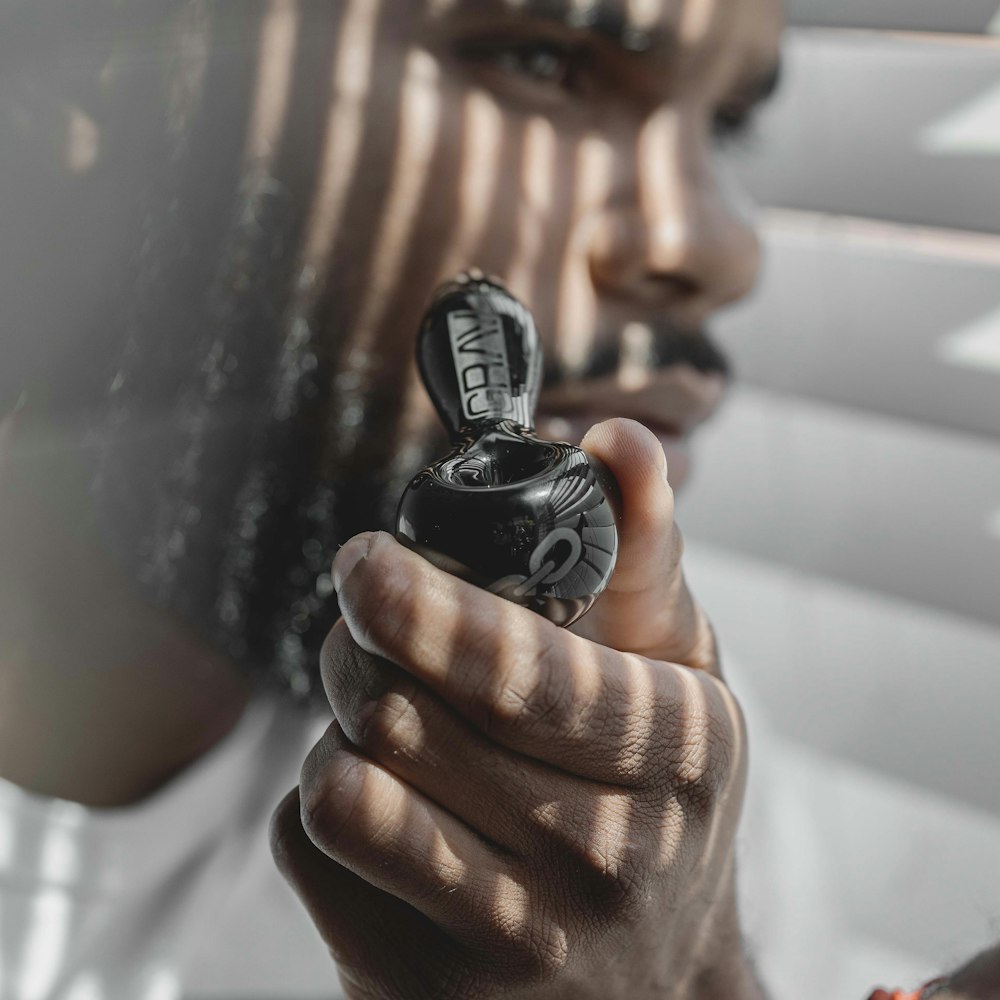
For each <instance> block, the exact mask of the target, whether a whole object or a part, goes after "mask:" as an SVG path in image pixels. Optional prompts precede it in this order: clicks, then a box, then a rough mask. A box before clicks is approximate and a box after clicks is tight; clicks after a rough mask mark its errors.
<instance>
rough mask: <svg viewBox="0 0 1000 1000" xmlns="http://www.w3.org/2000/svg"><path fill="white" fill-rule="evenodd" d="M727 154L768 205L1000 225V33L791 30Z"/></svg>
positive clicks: (951, 224) (984, 228)
mask: <svg viewBox="0 0 1000 1000" xmlns="http://www.w3.org/2000/svg"><path fill="white" fill-rule="evenodd" d="M785 51H786V62H787V69H786V77H787V79H786V84H785V86H784V88H783V89H782V91H781V92H780V93H779V95H778V98H777V99H776V101H775V103H774V105H773V107H772V108H770V109H768V110H767V111H766V112H765V113H764V114H762V116H761V119H760V125H759V136H758V141H756V142H754V143H753V144H752V147H751V148H750V149H749V150H748V151H746V152H745V153H742V154H741V153H737V154H736V155H735V160H734V162H735V168H736V171H737V173H738V175H739V176H740V177H741V178H742V179H743V181H744V183H745V184H746V186H747V187H748V189H749V190H750V192H751V194H753V195H754V196H755V197H756V198H757V199H758V200H759V201H761V202H762V203H764V204H766V205H776V206H781V207H787V208H796V209H803V210H812V211H822V212H830V213H839V214H847V215H853V216H864V217H870V218H875V219H884V220H888V221H893V222H902V223H910V224H918V225H928V226H939V227H945V228H954V229H968V230H972V231H979V232H987V233H995V234H996V233H1000V39H997V40H996V43H995V44H994V43H985V42H971V41H968V40H964V39H961V38H955V39H954V40H953V41H950V42H949V41H947V40H944V41H942V40H941V39H937V40H933V41H931V40H927V39H925V38H923V37H922V36H920V35H907V36H890V35H884V34H880V33H871V32H842V31H826V30H820V29H816V30H798V31H791V32H790V33H789V37H788V39H787V42H786V49H785Z"/></svg>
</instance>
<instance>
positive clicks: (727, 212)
mask: <svg viewBox="0 0 1000 1000" xmlns="http://www.w3.org/2000/svg"><path fill="white" fill-rule="evenodd" d="M704 132H705V130H704V129H703V128H701V127H699V126H698V123H697V120H696V118H695V117H694V116H693V115H688V116H685V115H684V114H683V113H681V112H678V111H677V110H676V109H673V108H664V109H660V110H658V111H657V112H656V113H654V114H652V115H650V116H649V117H648V118H646V119H645V120H644V121H643V122H642V123H641V124H640V126H639V127H638V129H633V130H632V132H631V135H626V134H625V133H624V131H623V132H622V133H620V134H618V135H617V137H616V139H615V140H614V143H613V144H614V148H615V153H616V155H615V160H616V176H615V180H614V183H613V185H612V192H611V194H610V196H609V199H608V201H607V202H606V203H605V205H604V207H603V209H602V210H601V212H600V213H599V218H598V219H597V220H596V224H595V225H594V226H593V228H592V229H591V234H592V235H591V239H590V248H589V249H590V269H591V275H592V279H593V282H594V286H595V290H596V292H597V294H598V296H599V297H604V298H612V299H620V300H625V301H628V302H629V303H631V304H635V305H641V306H644V307H646V308H649V309H663V308H675V309H677V310H678V311H681V310H683V312H684V314H685V315H689V316H691V317H692V319H693V320H694V321H701V320H703V319H704V318H705V317H707V315H708V314H709V313H711V312H712V311H714V310H715V309H717V308H719V307H720V306H723V305H725V304H727V303H729V302H733V301H736V300H738V299H740V298H742V297H743V296H745V295H747V294H748V293H749V292H750V291H751V289H752V288H753V286H754V283H755V282H756V279H757V274H758V271H759V269H760V259H761V249H760V241H759V239H758V237H757V234H756V231H755V229H754V227H753V224H752V222H751V221H750V220H749V219H748V218H747V217H746V213H745V212H741V211H740V209H739V208H738V206H736V205H735V204H734V201H733V199H732V197H731V193H729V194H727V192H726V191H725V190H724V186H723V184H722V182H721V180H720V177H719V174H718V167H717V165H716V164H715V163H714V162H713V153H712V150H711V147H710V141H709V139H708V137H707V136H706V135H705V134H704Z"/></svg>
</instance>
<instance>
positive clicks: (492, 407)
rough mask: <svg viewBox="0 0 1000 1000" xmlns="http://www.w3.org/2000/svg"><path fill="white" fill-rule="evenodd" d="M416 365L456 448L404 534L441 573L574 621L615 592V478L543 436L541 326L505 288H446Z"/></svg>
mask: <svg viewBox="0 0 1000 1000" xmlns="http://www.w3.org/2000/svg"><path fill="white" fill-rule="evenodd" d="M417 360H418V364H419V366H420V372H421V375H422V376H423V380H424V384H425V385H426V387H427V391H428V392H429V393H430V396H431V399H432V400H433V401H434V405H435V406H436V408H437V411H438V414H439V415H440V417H441V420H442V421H443V422H444V424H445V427H446V428H447V429H448V432H449V434H450V435H451V439H452V442H453V444H454V445H455V448H454V450H453V451H452V452H451V453H450V454H449V455H447V456H446V457H445V458H442V459H441V460H440V461H438V462H435V463H434V464H433V465H431V466H430V467H428V468H426V469H424V470H423V471H422V472H420V473H419V474H418V475H417V476H416V477H415V478H414V479H413V481H412V482H411V483H410V485H409V486H408V487H407V489H406V491H405V493H404V494H403V497H402V499H401V500H400V504H399V511H398V515H397V537H398V538H399V539H400V541H402V542H403V543H404V544H406V545H408V546H409V547H410V548H412V549H415V550H416V551H418V552H420V553H421V554H423V555H424V556H425V557H426V558H428V559H429V560H430V561H432V562H433V563H435V564H436V565H438V566H440V567H441V568H443V569H446V570H448V571H449V572H451V573H454V574H455V575H456V576H460V577H462V578H463V579H466V580H469V581H471V582H473V583H475V584H477V585H478V586H481V587H483V588H485V589H487V590H490V591H492V592H493V593H496V594H499V595H501V596H502V597H505V598H507V599H508V600H511V601H514V602H516V603H518V604H521V605H524V606H526V607H529V608H531V609H533V610H534V611H537V612H539V613H540V614H542V615H544V616H545V617H546V618H548V619H550V620H551V621H553V622H555V623H556V624H558V625H569V624H570V623H572V622H574V621H576V619H578V618H579V617H580V616H581V615H582V614H584V613H585V612H586V611H588V610H589V609H590V607H591V606H592V605H593V603H594V601H595V600H596V599H597V597H598V595H599V594H600V593H601V592H602V591H603V590H604V588H605V587H606V586H607V584H608V581H609V580H610V578H611V573H612V571H613V570H614V565H615V557H616V555H617V552H618V532H617V530H616V528H615V513H614V509H613V507H612V505H611V502H610V501H609V495H610V496H613V495H615V494H616V492H617V486H616V484H615V483H614V481H613V479H612V477H611V475H610V473H609V472H608V471H607V470H606V469H605V468H604V466H602V465H601V464H600V463H599V462H597V461H596V460H595V459H592V458H590V457H589V456H588V455H587V454H586V453H585V452H583V451H581V450H580V449H579V448H576V447H574V446H573V445H570V444H564V443H552V442H550V441H545V440H543V439H542V438H540V437H538V436H537V435H536V434H535V432H534V419H535V405H536V403H537V400H538V392H539V389H540V387H541V372H542V352H541V344H540V342H539V338H538V333H537V331H536V329H535V323H534V320H533V318H532V316H531V314H530V313H529V312H528V310H527V309H525V307H524V306H522V305H521V304H520V303H519V302H518V301H517V300H516V299H515V298H514V297H513V296H512V295H511V294H510V293H509V292H508V291H507V290H506V289H505V288H503V287H502V286H501V285H500V284H498V283H497V282H496V281H493V280H488V279H486V278H482V277H479V276H478V275H477V276H470V275H463V276H461V277H460V278H458V279H457V280H456V281H454V282H450V283H449V284H447V285H445V286H443V287H442V288H441V289H439V290H438V292H437V293H436V295H435V297H434V301H433V302H432V304H431V306H430V308H429V309H428V311H427V313H426V315H425V316H424V319H423V321H422V323H421V326H420V331H419V334H418V341H417Z"/></svg>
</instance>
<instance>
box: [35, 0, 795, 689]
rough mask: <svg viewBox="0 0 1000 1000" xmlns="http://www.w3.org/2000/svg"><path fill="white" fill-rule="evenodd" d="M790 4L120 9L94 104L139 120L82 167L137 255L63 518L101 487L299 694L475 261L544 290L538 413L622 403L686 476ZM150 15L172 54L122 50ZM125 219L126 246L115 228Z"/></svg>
mask: <svg viewBox="0 0 1000 1000" xmlns="http://www.w3.org/2000/svg"><path fill="white" fill-rule="evenodd" d="M779 3H780V0H336V2H333V3H331V2H329V0H299V2H294V0H269V2H267V3H260V4H229V3H224V2H222V0H217V2H215V3H213V4H205V5H192V4H188V3H181V2H179V0H176V2H173V3H172V4H171V5H169V6H161V4H159V3H157V4H150V5H135V6H129V5H125V6H124V7H120V8H119V7H115V8H114V17H120V18H124V19H125V24H124V26H123V27H122V28H121V30H120V32H119V34H120V35H121V38H122V40H123V41H122V45H121V46H119V47H118V49H117V50H116V51H117V53H118V54H117V55H115V54H114V52H113V53H112V56H111V58H110V60H108V61H107V62H106V63H103V62H101V61H100V60H95V62H96V63H97V66H98V69H99V72H97V73H95V86H96V88H97V91H98V92H99V93H100V94H101V95H105V91H107V92H108V93H110V94H111V96H112V97H113V98H114V100H111V99H109V98H108V97H107V96H106V95H105V96H102V97H101V100H100V101H96V99H95V101H96V103H95V105H94V106H95V107H105V106H106V107H108V108H110V109H112V111H113V112H114V114H117V115H118V117H117V118H114V117H111V118H109V121H108V125H107V135H106V136H104V135H99V137H100V140H101V143H102V144H101V146H100V147H99V155H98V156H97V157H96V159H95V156H94V155H93V154H94V150H93V149H90V148H89V147H86V146H85V147H84V148H82V149H79V148H77V146H76V145H72V144H71V146H70V154H71V155H70V156H69V159H68V164H69V168H70V170H71V171H83V172H84V173H85V172H86V171H87V170H90V169H93V171H94V173H93V178H92V183H93V184H94V185H95V187H94V190H95V191H104V192H106V194H105V197H106V198H107V201H106V203H104V204H105V208H103V209H102V210H100V211H96V212H95V215H96V216H97V217H99V218H101V220H102V229H101V234H110V235H102V236H101V238H102V239H105V241H106V242H107V244H108V246H109V247H110V248H111V249H110V250H109V251H108V254H109V257H110V258H111V261H112V263H113V265H114V269H115V270H118V269H119V268H121V267H123V266H126V269H125V270H124V271H123V277H122V280H121V281H120V287H121V290H122V291H121V294H120V298H118V299H115V298H114V296H115V295H118V294H119V293H118V290H117V286H116V288H115V289H113V290H110V289H109V290H108V294H109V297H110V298H111V299H112V308H111V311H110V312H109V316H108V318H107V319H104V318H102V317H98V319H100V323H99V324H98V330H99V336H100V337H103V336H104V335H105V331H108V336H109V338H110V339H111V340H114V341H115V343H117V344H118V347H117V348H112V349H109V350H108V351H106V352H105V351H102V350H98V349H97V348H96V347H95V346H94V344H95V343H96V342H98V341H97V340H95V339H94V338H91V339H88V338H85V337H81V338H78V339H79V344H77V343H76V341H74V344H73V346H72V347H67V349H66V357H65V358H63V359H62V376H61V377H62V378H63V382H62V386H61V388H60V387H59V386H56V387H55V388H54V389H53V390H52V391H51V392H50V397H51V399H52V400H53V401H54V402H53V406H55V404H56V403H58V404H59V405H61V406H62V423H60V424H59V425H58V426H59V428H60V429H59V430H58V431H57V433H58V434H63V433H65V434H66V439H67V444H66V446H65V449H64V450H63V451H59V450H57V449H43V451H42V452H41V453H40V454H51V455H52V456H54V457H53V459H52V460H51V463H50V464H52V465H53V466H54V469H53V470H50V473H51V475H50V479H51V481H52V482H53V483H56V484H57V485H56V486H55V487H53V489H52V490H50V492H53V493H55V494H57V495H59V496H64V497H66V498H67V501H66V503H67V512H68V513H67V515H66V516H67V517H68V518H74V519H77V518H79V514H78V511H80V510H83V509H85V505H89V506H90V508H91V509H92V511H93V513H94V518H93V520H94V523H95V524H96V525H97V531H96V534H97V539H98V544H99V546H100V547H101V548H103V549H106V550H108V551H109V552H111V553H112V554H113V557H114V559H115V561H116V563H117V565H118V566H119V568H121V569H123V570H124V572H125V575H126V578H127V579H128V580H129V581H130V582H131V583H132V584H133V585H134V587H135V588H136V589H137V590H138V591H139V592H140V593H141V594H142V595H143V596H144V598H146V599H147V600H148V601H150V602H152V603H153V604H156V605H158V606H159V607H161V608H164V609H167V610H168V611H170V612H173V613H174V614H176V615H177V616H178V617H179V618H180V619H182V620H183V621H185V622H186V623H188V624H189V625H191V626H193V627H194V628H195V629H196V630H197V631H198V632H199V633H200V634H201V635H202V636H203V637H205V638H206V639H207V640H208V641H209V642H211V643H212V644H214V645H216V646H218V647H220V648H223V649H225V650H226V651H227V652H228V654H229V655H230V656H231V657H232V658H233V659H235V660H237V661H240V662H242V663H244V664H245V665H246V667H247V669H248V670H251V671H253V672H256V673H257V674H259V675H265V676H271V677H278V678H280V679H281V681H282V683H283V684H286V685H291V686H292V687H293V688H296V689H297V690H299V691H302V692H306V691H308V690H309V689H310V687H314V686H315V665H316V662H317V660H318V650H319V646H320V644H321V643H322V641H323V638H324V636H325V635H326V632H327V631H328V629H329V627H330V625H331V624H332V621H333V616H334V615H335V613H336V608H335V604H334V602H333V600H332V584H331V582H330V578H329V564H330V559H331V557H332V554H333V552H334V551H335V548H336V545H337V544H338V543H339V542H343V541H344V540H345V539H346V537H347V536H348V535H350V534H352V533H354V532H356V531H359V530H362V529H368V528H378V527H383V528H391V526H392V519H393V512H394V509H395V505H396V503H397V501H398V498H399V496H400V494H401V492H402V490H403V488H404V486H405V484H406V483H407V482H408V481H409V479H410V478H411V477H412V475H413V474H414V473H415V472H416V471H417V470H418V469H419V468H420V467H421V466H422V465H423V464H426V462H427V461H428V460H430V459H431V458H435V457H440V456H441V455H442V454H443V451H444V448H445V447H446V442H445V441H444V440H443V431H442V428H441V427H440V426H439V423H438V420H437V418H436V416H435V414H434V411H433V409H432V406H431V404H430V402H429V400H428V398H427V396H426V394H425V392H424V390H423V387H422V386H421V385H420V383H419V378H418V375H417V370H416V364H415V361H414V343H415V335H416V330H417V326H418V323H419V320H420V317H421V315H422V313H423V310H424V308H425V306H426V305H427V303H428V301H429V298H430V296H431V293H432V292H433V290H434V288H435V287H436V285H437V284H438V283H439V282H441V281H442V280H445V279H448V278H451V277H453V276H454V275H455V273H456V272H458V271H460V270H465V269H468V268H480V269H482V270H483V271H484V272H486V273H488V274H492V275H496V276H498V277H499V278H500V279H501V280H503V281H504V282H505V283H506V284H507V285H508V286H509V287H510V288H511V290H512V291H513V292H514V293H515V295H517V296H518V297H519V298H521V299H522V300H523V301H524V302H525V303H526V304H527V305H529V306H530V307H531V309H532V310H533V311H534V313H535V316H536V319H537V322H538V327H539V330H540V332H541V335H542V338H543V342H544V346H545V351H546V373H547V387H546V389H545V391H544V392H543V395H542V399H541V408H542V413H541V414H540V416H541V418H542V419H540V421H539V430H540V431H541V432H542V433H543V434H548V435H551V436H553V437H557V438H568V439H571V440H572V439H579V438H580V437H581V436H582V434H583V432H584V431H585V430H586V429H587V427H588V426H589V425H590V424H591V423H593V422H596V421H597V420H599V419H601V418H603V417H608V416H615V415H622V416H631V417H635V418H637V419H639V420H641V421H643V422H645V423H646V424H647V425H649V426H650V427H651V428H652V429H653V430H654V431H655V432H656V433H657V434H658V435H659V436H660V438H661V440H662V441H663V443H664V446H665V448H666V449H667V452H668V459H669V462H670V476H671V479H672V481H673V483H674V485H675V486H676V485H678V484H679V481H680V479H681V478H683V475H684V472H685V471H686V466H687V459H686V453H685V451H684V447H683V444H682V442H681V439H682V438H683V437H684V435H685V434H686V432H688V431H689V430H690V429H691V428H692V427H693V426H694V425H695V424H696V423H697V422H698V421H699V420H701V419H703V418H704V417H705V416H706V415H707V414H708V413H709V412H710V411H711V409H712V408H713V407H714V405H715V404H716V402H717V401H718V399H719V397H720V395H721V393H722V389H723V385H724V381H725V379H724V375H723V371H724V367H725V366H724V362H723V360H722V358H721V356H720V355H719V354H718V352H717V351H716V350H715V349H714V348H713V347H712V345H711V342H710V341H709V340H708V338H707V336H706V334H705V332H704V331H705V326H706V323H707V322H708V320H709V317H710V316H711V314H712V313H713V311H714V310H716V309H717V308H718V307H720V306H721V305H723V304H725V303H728V302H731V301H734V300H736V299H738V298H739V297H740V296H741V295H743V294H744V293H746V292H747V291H748V290H749V289H750V287H751V285H752V283H753V280H754V276H755V273H756V270H757V266H758V245H757V241H756V238H755V236H754V234H753V232H752V230H751V228H750V226H749V224H748V221H747V219H746V218H745V217H744V215H743V214H742V212H741V208H740V206H739V205H738V204H737V203H736V202H735V201H734V200H733V199H732V197H731V195H732V193H733V192H732V191H731V190H729V189H728V187H727V185H726V183H725V181H724V173H723V171H722V170H721V168H720V163H719V159H720V155H719V154H720V150H719V146H720V145H721V144H722V143H723V142H724V141H725V139H726V138H727V137H728V136H730V135H731V134H732V133H733V132H736V131H738V130H739V129H740V128H741V126H742V125H743V124H744V123H745V122H746V120H747V118H748V117H749V115H750V113H751V112H752V110H753V108H754V106H755V105H756V104H757V103H758V102H759V101H760V100H761V99H762V98H763V97H764V96H766V95H767V93H768V92H769V91H770V90H771V89H772V87H773V83H774V81H775V79H776V65H777V58H778V48H779V35H780V29H781V14H780V9H779ZM101 9H102V10H103V7H102V8H101ZM130 18H131V19H137V20H136V23H135V24H132V23H131V22H130V20H129V19H130ZM150 24H152V25H153V28H151V27H150ZM88 37H90V36H88ZM150 38H152V39H154V40H155V41H156V44H159V45H161V48H162V49H163V50H164V51H166V52H168V54H169V56H170V59H169V69H170V74H167V73H166V72H165V68H164V67H163V66H161V65H159V64H158V63H157V62H156V60H155V59H153V58H148V57H146V56H148V55H149V54H148V53H145V52H142V53H136V52H133V51H131V49H130V48H129V46H136V45H139V46H142V45H148V44H149V43H148V39H150ZM139 55H142V56H144V58H137V56H139ZM102 58H103V57H102ZM74 65H75V64H74ZM25 72H26V73H28V74H30V73H31V72H32V69H31V67H28V68H27V69H26V70H25ZM171 74H172V75H171ZM164 79H167V80H168V86H167V90H166V99H167V104H168V108H167V111H168V114H167V115H166V116H165V117H164V116H160V117H158V116H157V115H156V114H153V113H152V112H151V107H152V108H156V107H157V105H156V104H155V101H157V100H161V99H162V95H163V83H162V81H163V80H164ZM109 88H110V89H109ZM102 101H103V104H102V103H101V102H102ZM161 110H162V109H161ZM95 113H96V112H95ZM109 114H110V112H109ZM161 121H162V122H165V124H164V125H161V124H160V122H161ZM95 128H96V126H95ZM157 129H159V130H160V131H159V132H157V131H156V130H157ZM163 129H166V131H163ZM137 136H139V137H143V138H142V139H138V138H136V137H137ZM116 142H117V145H116ZM143 144H147V145H148V146H149V147H150V148H149V149H146V145H143ZM139 145H142V149H143V150H144V153H143V155H144V156H145V159H137V158H136V147H137V146H139ZM84 154H86V155H84ZM157 154H159V156H158V155H157ZM236 161H239V162H238V164H237V162H236ZM102 171H103V175H102ZM102 176H103V179H102ZM150 178H152V179H150ZM237 180H238V181H239V183H237ZM154 181H155V183H154ZM130 191H131V192H132V194H131V195H130V194H129V193H128V192H130ZM150 192H152V194H151V193H150ZM156 197H160V199H161V201H160V202H159V203H157V202H156V201H155V199H156ZM230 199H233V200H230ZM234 201H236V202H238V204H236V205H235V207H236V209H237V210H236V212H235V213H234V212H233V207H234ZM147 202H149V203H150V204H152V205H153V206H154V208H153V209H150V211H149V214H148V216H144V217H143V218H142V219H141V220H140V223H139V224H138V225H136V224H135V223H134V221H132V220H131V217H130V216H129V214H128V213H129V212H131V211H133V210H132V208H131V207H130V206H132V205H133V204H145V203H147ZM157 204H158V206H159V207H156V205H157ZM119 214H120V215H121V218H120V219H119V224H118V225H116V226H112V225H107V224H105V223H106V222H107V218H106V217H111V216H114V217H115V218H118V215H119ZM234 216H235V218H236V220H237V222H236V223H235V224H234V222H233V219H234ZM130 226H131V227H133V229H139V230H140V232H139V235H138V236H137V237H136V239H137V240H138V241H140V242H142V244H143V247H144V249H143V252H142V253H140V254H138V255H134V256H135V263H134V264H133V261H132V259H131V257H130V253H131V251H130V250H129V249H128V248H129V247H131V243H130V241H129V239H127V238H125V237H123V238H122V241H121V242H122V249H116V244H115V243H114V242H113V240H112V239H111V236H112V235H114V234H115V233H116V232H118V231H119V230H120V231H121V232H122V233H126V234H127V233H128V232H131V231H132V230H130V229H129V227H130ZM71 252H76V251H71ZM120 258H121V259H120ZM126 258H127V259H126ZM67 266H71V267H73V268H75V269H77V270H79V263H78V262H74V260H70V261H69V262H68V264H67ZM127 266H131V267H133V270H132V271H129V270H127ZM86 273H87V272H86V271H85V270H83V271H81V274H86ZM83 284H84V285H86V282H83ZM74 322H75V321H74ZM53 325H54V326H56V327H59V326H60V324H59V323H55V324H53ZM71 325H72V324H71ZM99 342H101V343H103V341H99ZM115 351H117V353H115ZM74 352H75V353H74ZM105 353H106V354H108V358H105V356H104V355H105ZM84 370H88V371H91V370H92V371H93V372H96V374H95V375H94V378H93V379H91V380H90V381H88V382H87V385H88V386H91V388H88V389H87V390H86V391H84V390H82V389H80V385H81V384H82V382H81V379H80V377H79V372H82V371H84ZM98 397H99V398H98ZM28 398H29V407H30V404H31V401H32V400H31V394H30V393H29V397H28ZM44 408H45V407H44V404H42V405H41V406H40V407H39V409H42V410H44ZM67 428H68V431H67V430H66V429H67ZM81 442H82V444H81ZM42 464H44V461H43V462H42ZM68 465H79V466H80V468H81V469H82V470H83V471H82V474H81V477H80V480H81V483H82V488H80V487H76V488H74V487H72V486H68V485H66V483H65V482H64V479H65V477H63V475H62V469H63V466H68ZM40 475H43V473H40ZM44 475H48V473H44Z"/></svg>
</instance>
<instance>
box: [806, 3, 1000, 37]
mask: <svg viewBox="0 0 1000 1000" xmlns="http://www.w3.org/2000/svg"><path fill="white" fill-rule="evenodd" d="M786 10H787V14H788V20H789V23H791V24H803V25H815V26H822V27H838V28H881V29H886V30H890V31H946V32H968V33H970V34H976V33H980V32H985V31H986V30H987V28H988V27H989V25H990V23H991V22H992V21H993V19H994V18H995V17H996V14H997V11H998V4H997V0H786Z"/></svg>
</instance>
